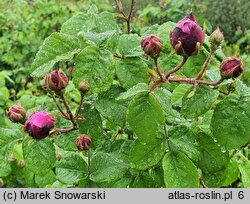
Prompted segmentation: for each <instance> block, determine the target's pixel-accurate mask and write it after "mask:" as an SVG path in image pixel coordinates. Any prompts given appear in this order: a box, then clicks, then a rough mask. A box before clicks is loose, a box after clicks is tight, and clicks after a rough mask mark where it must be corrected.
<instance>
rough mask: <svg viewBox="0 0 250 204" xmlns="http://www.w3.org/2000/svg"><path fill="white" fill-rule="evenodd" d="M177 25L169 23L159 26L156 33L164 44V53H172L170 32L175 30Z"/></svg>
mask: <svg viewBox="0 0 250 204" xmlns="http://www.w3.org/2000/svg"><path fill="white" fill-rule="evenodd" d="M175 26H176V23H174V22H171V21H168V22H166V23H163V24H162V25H160V26H159V28H158V29H157V31H156V33H155V34H156V35H157V36H158V37H159V38H160V39H161V41H162V43H163V52H165V53H170V52H171V50H172V46H171V44H170V32H171V31H172V30H173V29H174V27H175Z"/></svg>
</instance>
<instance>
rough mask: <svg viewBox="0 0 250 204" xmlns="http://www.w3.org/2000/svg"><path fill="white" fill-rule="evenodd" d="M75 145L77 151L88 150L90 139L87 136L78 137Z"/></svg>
mask: <svg viewBox="0 0 250 204" xmlns="http://www.w3.org/2000/svg"><path fill="white" fill-rule="evenodd" d="M75 144H76V147H77V149H78V150H80V151H83V150H89V149H90V145H91V139H90V137H89V136H88V135H79V136H78V137H77V138H76V140H75Z"/></svg>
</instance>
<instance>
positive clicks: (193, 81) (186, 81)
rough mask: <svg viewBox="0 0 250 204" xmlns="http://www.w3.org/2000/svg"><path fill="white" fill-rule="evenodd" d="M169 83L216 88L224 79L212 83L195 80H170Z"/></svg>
mask: <svg viewBox="0 0 250 204" xmlns="http://www.w3.org/2000/svg"><path fill="white" fill-rule="evenodd" d="M168 81H169V82H177V83H183V84H195V85H196V84H206V85H209V86H216V85H218V84H220V83H221V82H222V79H220V80H218V81H215V82H212V81H203V80H196V79H195V78H179V79H175V78H169V79H168Z"/></svg>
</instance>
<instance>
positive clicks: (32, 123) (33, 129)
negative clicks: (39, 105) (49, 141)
mask: <svg viewBox="0 0 250 204" xmlns="http://www.w3.org/2000/svg"><path fill="white" fill-rule="evenodd" d="M54 123H55V121H54V119H53V118H52V117H51V116H49V115H48V113H47V112H45V111H39V112H35V113H33V114H31V115H29V116H28V120H27V121H26V122H25V124H24V131H26V132H28V133H29V135H30V136H31V137H33V138H34V139H37V140H40V139H43V138H45V137H47V136H48V135H49V132H50V131H51V130H52V128H54Z"/></svg>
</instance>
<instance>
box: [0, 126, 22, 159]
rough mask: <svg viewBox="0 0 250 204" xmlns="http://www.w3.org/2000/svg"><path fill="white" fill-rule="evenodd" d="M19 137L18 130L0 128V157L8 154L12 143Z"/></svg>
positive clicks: (20, 134) (19, 132)
mask: <svg viewBox="0 0 250 204" xmlns="http://www.w3.org/2000/svg"><path fill="white" fill-rule="evenodd" d="M21 137H22V132H21V131H20V130H19V129H8V128H0V155H6V156H7V155H8V154H10V153H11V151H12V148H13V146H14V143H15V142H16V141H17V139H19V138H21Z"/></svg>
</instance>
